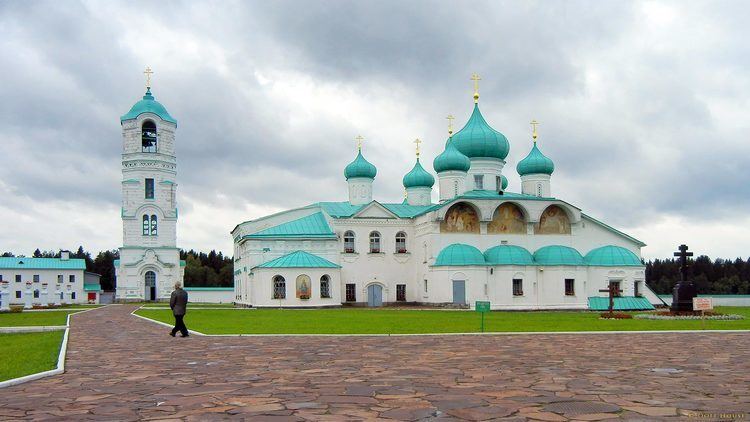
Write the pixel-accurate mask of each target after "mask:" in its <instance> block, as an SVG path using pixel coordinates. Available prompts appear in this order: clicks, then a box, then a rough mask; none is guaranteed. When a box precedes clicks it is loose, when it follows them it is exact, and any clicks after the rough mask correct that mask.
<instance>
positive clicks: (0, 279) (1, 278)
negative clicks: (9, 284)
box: [0, 274, 3, 283]
mask: <svg viewBox="0 0 750 422" xmlns="http://www.w3.org/2000/svg"><path fill="white" fill-rule="evenodd" d="M2 281H3V275H2V274H0V283H1V282H2Z"/></svg>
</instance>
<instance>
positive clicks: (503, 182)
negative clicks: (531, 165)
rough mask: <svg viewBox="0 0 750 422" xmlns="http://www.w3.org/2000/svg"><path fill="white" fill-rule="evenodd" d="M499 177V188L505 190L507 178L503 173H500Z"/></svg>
mask: <svg viewBox="0 0 750 422" xmlns="http://www.w3.org/2000/svg"><path fill="white" fill-rule="evenodd" d="M500 179H502V182H501V189H502V190H505V188H507V187H508V178H507V177H505V176H504V175H502V174H501V175H500Z"/></svg>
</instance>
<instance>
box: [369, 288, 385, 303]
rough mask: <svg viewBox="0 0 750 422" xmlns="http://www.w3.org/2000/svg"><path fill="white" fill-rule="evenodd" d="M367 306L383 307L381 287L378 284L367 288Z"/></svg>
mask: <svg viewBox="0 0 750 422" xmlns="http://www.w3.org/2000/svg"><path fill="white" fill-rule="evenodd" d="M367 306H372V307H377V306H383V286H381V285H379V284H370V285H369V286H367Z"/></svg>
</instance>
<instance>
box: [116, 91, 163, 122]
mask: <svg viewBox="0 0 750 422" xmlns="http://www.w3.org/2000/svg"><path fill="white" fill-rule="evenodd" d="M143 113H153V114H156V115H157V116H159V117H160V118H161V119H162V120H164V121H166V122H169V123H174V124H177V120H175V119H174V117H172V116H170V115H169V112H168V111H167V109H166V108H164V106H163V105H161V103H160V102H158V101H156V100H155V99H154V96H153V95H151V88H146V95H144V96H143V99H142V100H140V101H138V102H137V103H135V104H134V105H133V107H131V108H130V111H128V112H127V113H126V114H124V115H122V117H120V123H122V122H124V121H125V120H132V119H136V118H138V116H140V115H141V114H143Z"/></svg>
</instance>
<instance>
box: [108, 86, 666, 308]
mask: <svg viewBox="0 0 750 422" xmlns="http://www.w3.org/2000/svg"><path fill="white" fill-rule="evenodd" d="M147 95H150V94H147ZM144 98H145V97H144ZM478 100H479V94H478V92H476V87H475V92H474V109H473V112H472V114H471V117H470V118H469V120H468V122H466V124H465V125H464V127H463V128H462V129H461V130H459V131H458V132H457V133H455V134H453V133H452V130H451V131H449V137H448V140H447V142H446V146H445V150H444V151H443V152H442V153H441V154H439V155H438V156H437V157H435V159H434V160H433V162H432V168H433V169H434V171H435V173H436V174H437V189H438V190H439V192H438V197H439V201H438V202H437V203H433V202H432V189H433V188H435V187H436V186H435V181H436V180H435V177H434V176H433V175H432V174H431V173H430V172H429V171H427V170H426V169H425V166H423V165H424V163H423V162H422V161H420V157H419V151H417V159H416V163H414V165H413V168H412V169H411V170H410V171H409V172H408V173H406V175H405V176H404V177H403V185H404V188H405V189H406V193H407V195H406V199H405V200H404V202H402V203H385V202H380V201H378V200H376V199H373V188H374V184H375V179H376V176H377V169H376V167H375V165H373V164H372V163H370V162H368V161H367V160H366V159H365V157H364V155H363V153H362V147H361V143H360V146H359V151H358V152H357V155H356V158H355V159H354V160H353V161H352V162H351V163H349V164H348V165H347V166H346V167H345V169H344V177H345V178H346V181H347V183H348V186H349V189H348V190H349V192H348V196H349V200H348V201H343V202H318V203H314V204H311V205H307V206H303V207H300V208H295V209H292V210H288V211H284V212H281V213H277V214H273V215H269V216H266V217H262V218H258V219H255V220H250V221H246V222H243V223H240V224H238V225H237V226H236V227H235V228H234V229H233V230H232V232H231V234H232V237H233V240H234V260H235V262H234V270H235V271H234V286H235V291H234V294H235V301H236V302H237V303H238V304H242V305H246V306H254V307H324V306H341V305H342V304H343V305H346V304H351V305H361V306H383V305H397V304H420V305H434V306H455V307H467V306H472V305H473V304H474V302H476V301H489V302H490V303H491V308H492V309H509V310H511V309H518V310H521V309H602V306H603V305H602V304H603V303H607V302H608V293H603V292H602V290H605V289H607V288H609V286H614V287H617V288H618V290H619V291H620V292H621V293H620V296H621V297H620V298H618V303H617V306H618V307H619V308H621V309H648V308H650V307H651V304H652V303H653V304H656V303H659V300H658V298H657V297H656V295H654V294H653V292H652V291H651V290H650V289H649V288H648V287H647V286H646V284H645V265H644V264H643V262H642V260H641V255H640V249H641V247H643V246H645V244H644V243H643V242H641V241H639V240H637V239H635V238H633V237H631V236H628V235H627V234H625V233H623V232H621V231H619V230H617V229H615V228H613V227H611V226H609V225H607V224H605V223H603V222H601V221H598V220H596V219H594V218H593V217H591V216H589V215H587V214H585V213H584V212H583V211H582V209H581V208H579V207H578V206H576V205H573V204H570V203H568V202H566V201H565V200H563V199H560V198H558V197H555V196H554V194H553V189H552V174H553V172H554V169H555V166H554V164H553V162H552V160H551V159H550V158H548V157H547V156H545V155H544V154H543V153H542V151H541V150H540V148H539V147H538V145H537V142H536V141H537V133H536V127H535V122H532V124H533V126H534V131H533V141H534V142H533V145H532V147H531V150H530V152H529V153H528V155H527V156H526V157H525V158H524V159H522V160H521V161H519V162H518V163H516V166H515V170H516V171H517V172H518V174H519V175H520V177H521V187H520V193H514V192H511V191H509V190H506V189H507V188H508V180H507V178H506V177H505V176H504V175H503V171H504V170H507V169H506V164H507V163H506V161H505V159H506V157H507V156H508V152H509V150H510V143H509V142H508V139H507V138H506V137H505V136H504V135H503V134H502V133H500V132H498V131H496V130H495V129H493V128H492V127H491V126H490V125H489V124H488V123H487V122H486V121H485V119H484V117H483V116H482V113H481V112H480V109H479V104H478V102H479V101H478ZM125 117H128V118H127V119H125ZM167 117H168V115H167ZM148 119H151V120H153V121H154V122H155V123H157V124H158V125H159V126H160V127H162V128H164V129H163V130H164V131H165V132H166V134H165V136H164V137H165V138H166V139H165V141H164V142H165V143H166V144H167V146H166V148H167V149H168V151H169V152H168V153H167V154H171V148H172V147H173V139H174V138H173V134H174V127H175V126H174V122H170V121H169V118H167V120H165V119H164V116H159V114H158V113H156V114H155V113H144V114H142V115H138V116H135V115H134V113H133V111H132V110H131V113H129V114H128V115H126V116H124V120H123V130H124V133H125V139H126V141H125V144H126V152H128V151H130V150H131V149H132V153H133V154H134V157H133V160H134V161H137V162H140V161H138V160H145V159H148V158H150V157H151V155H149V154H152V153H148V152H143V151H140V148H141V144H140V141H139V139H140V133H141V130H140V128H141V127H142V125H143V123H144V121H147V120H148ZM129 145H130V147H129ZM126 155H127V154H126ZM167 158H171V159H173V157H172V156H171V155H165V158H164V159H163V160H164V161H158V162H159V163H162V162H166V163H169V164H170V165H172V166H173V165H174V162H173V161H169V160H167ZM124 163H125V161H124ZM152 171H154V170H153V167H149V168H148V169H140V168H137V169H136V168H134V169H133V170H132V172H133V174H132V175H131V173H130V171H129V173H128V176H126V179H127V180H131V179H132V180H134V181H133V182H127V180H126V181H124V182H123V192H124V198H127V199H126V200H127V201H129V200H130V198H131V197H132V198H133V199H132V201H133V202H132V203H127V204H123V221H125V220H126V219H132V221H133V222H132V227H131V226H130V225H128V224H127V223H126V224H125V232H126V234H125V235H126V236H129V238H130V239H133V238H134V237H139V236H140V235H141V233H140V231H139V230H140V229H139V228H140V225H139V222H140V220H141V218H145V216H147V215H150V213H151V212H152V211H151V210H152V209H155V210H156V211H155V212H156V213H157V215H158V217H159V218H164V219H166V220H167V221H166V224H171V226H168V227H167V228H166V229H165V231H166V234H167V235H168V236H173V231H170V230H173V224H174V222H175V221H176V209H175V211H174V214H170V212H171V211H172V209H173V208H172V205H170V203H161V202H160V203H159V204H158V205H159V206H158V207H155V208H149V206H150V205H151V204H149V203H144V199H143V185H142V183H143V180H144V178H147V177H149V174H152V173H151V172H152ZM159 171H160V173H159V175H160V176H161V175H163V177H162V178H160V179H158V181H157V182H156V183H157V185H158V186H170V187H171V189H172V190H171V191H169V190H167V191H164V192H165V193H170V194H171V195H172V198H173V195H174V190H173V189H174V185H173V184H171V182H170V181H171V180H172V179H170V177H173V171H174V168H173V167H170V168H169V169H164V170H161V169H160V170H159ZM125 172H126V168H125V167H123V174H124V175H125ZM126 182H127V183H130V185H128V186H127V188H126V186H125V185H126ZM162 183H169V184H168V185H162ZM126 189H128V193H127V194H125V190H126ZM131 190H132V191H131ZM169 198H170V197H169V195H165V196H164V198H163V199H164V200H168V199H169ZM159 201H161V196H160V200H159ZM162 207H163V208H162ZM162 209H163V210H164V211H162ZM142 216H143V217H142ZM143 221H145V220H143ZM143 224H144V227H145V224H146V223H145V222H144V223H143ZM144 230H145V228H144ZM131 232H132V233H131ZM161 235H162V234H160V236H161ZM159 239H160V238H155V239H154V240H155V241H156V242H154V246H156V245H157V244H158V245H159V246H167V245H166V243H168V242H161V241H158V240H159ZM168 239H170V240H173V239H174V238H173V237H169V238H168ZM128 244H129V243H128V242H127V241H126V245H128ZM168 246H174V244H173V243H171V244H169V245H168ZM122 251H123V252H127V253H128V254H129V256H130V258H129V260H128V261H126V262H129V263H130V265H131V267H130V268H132V272H130V271H131V270H130V269H128V273H127V276H125V275H124V273H123V270H124V268H128V267H127V264H125V265H124V266H123V264H121V265H120V269H119V272H118V278H120V277H125V279H126V280H128V282H127V287H126V291H128V292H130V291H131V290H130V289H132V291H133V292H134V294H140V293H141V291H142V289H143V284H142V283H143V278H144V271H147V269H146V268H147V267H146V265H147V264H145V262H146V260H148V259H149V258H148V255H147V254H148V253H149V252H148V251H151V252H150V253H151V255H150V256H151V262H154V261H159V260H160V259H161V261H159V262H163V263H164V264H167V263H169V264H171V265H172V266H173V267H171V268H173V271H174V272H173V273H170V272H167V274H173V275H172V277H177V274H178V268H179V267H178V266H177V265H178V264H177V262H178V261H177V256H176V255H175V254H173V255H168V256H169V258H167V257H166V256H165V255H161V254H162V253H165V252H167V251H169V253H170V254H171V253H173V252H172V249H169V248H167V249H159V248H158V247H154V248H151V249H149V248H139V249H133V250H131V249H127V248H126V247H124V249H122ZM158 268H159V271H160V272H159V274H162V272H161V271H164V270H166V268H163V267H158ZM160 292H161V291H160ZM119 294H120V291H119V285H118V295H119Z"/></svg>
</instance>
